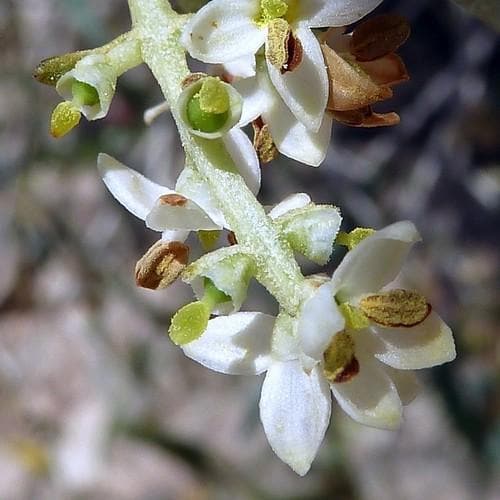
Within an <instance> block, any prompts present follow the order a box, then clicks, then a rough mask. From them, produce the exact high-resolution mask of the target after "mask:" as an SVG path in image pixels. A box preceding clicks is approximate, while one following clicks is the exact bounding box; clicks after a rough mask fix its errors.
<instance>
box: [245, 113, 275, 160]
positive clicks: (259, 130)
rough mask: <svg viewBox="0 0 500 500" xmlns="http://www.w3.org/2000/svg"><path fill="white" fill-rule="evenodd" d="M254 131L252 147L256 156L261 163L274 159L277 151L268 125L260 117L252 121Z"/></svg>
mask: <svg viewBox="0 0 500 500" xmlns="http://www.w3.org/2000/svg"><path fill="white" fill-rule="evenodd" d="M252 128H253V132H254V136H253V147H254V149H255V151H256V152H257V156H258V157H259V160H260V161H261V162H262V163H269V162H271V161H273V160H275V159H276V158H277V157H278V155H279V151H278V149H277V148H276V145H275V144H274V141H273V138H272V136H271V132H270V131H269V126H268V125H267V123H264V122H263V121H262V118H260V117H259V118H257V119H256V120H254V121H253V122H252Z"/></svg>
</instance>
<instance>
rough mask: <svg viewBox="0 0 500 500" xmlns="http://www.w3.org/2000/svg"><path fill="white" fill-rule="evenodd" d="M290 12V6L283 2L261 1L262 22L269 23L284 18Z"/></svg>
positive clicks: (277, 0) (278, 0)
mask: <svg viewBox="0 0 500 500" xmlns="http://www.w3.org/2000/svg"><path fill="white" fill-rule="evenodd" d="M287 11H288V4H287V3H286V2H284V1H283V0H260V21H261V22H262V23H268V22H269V21H272V20H273V19H278V18H280V17H283V16H284V15H285V14H286V13H287Z"/></svg>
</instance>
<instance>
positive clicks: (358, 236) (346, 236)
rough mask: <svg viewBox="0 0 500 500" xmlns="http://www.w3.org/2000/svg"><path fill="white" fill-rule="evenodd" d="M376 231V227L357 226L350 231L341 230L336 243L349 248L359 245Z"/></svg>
mask: <svg viewBox="0 0 500 500" xmlns="http://www.w3.org/2000/svg"><path fill="white" fill-rule="evenodd" d="M374 233H375V229H371V228H369V227H357V228H356V229H353V230H352V231H351V232H350V233H346V232H344V231H340V232H339V234H338V236H337V239H336V240H335V243H337V245H343V246H346V247H347V248H348V249H349V250H352V249H353V248H355V247H357V246H358V245H359V244H360V243H361V242H362V241H363V240H364V239H365V238H367V237H368V236H371V235H372V234H374Z"/></svg>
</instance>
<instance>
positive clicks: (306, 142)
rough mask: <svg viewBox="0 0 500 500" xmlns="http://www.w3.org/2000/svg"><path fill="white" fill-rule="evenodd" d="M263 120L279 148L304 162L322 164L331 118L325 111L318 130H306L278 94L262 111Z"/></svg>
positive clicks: (284, 153)
mask: <svg viewBox="0 0 500 500" xmlns="http://www.w3.org/2000/svg"><path fill="white" fill-rule="evenodd" d="M262 117H263V119H264V122H265V123H267V124H268V125H269V131H270V133H271V136H272V138H273V141H274V144H275V146H276V148H277V149H278V151H279V152H280V153H281V154H283V155H285V156H288V158H292V160H296V161H299V162H301V163H304V164H305V165H310V166H312V167H318V166H319V165H321V163H323V160H324V159H325V157H326V153H327V151H328V146H329V144H330V136H331V131H332V118H331V117H330V115H329V114H325V115H324V118H323V123H322V124H321V128H320V129H319V131H318V132H311V131H310V130H307V129H306V127H304V125H302V123H300V122H299V121H298V120H297V119H296V118H295V117H294V116H293V115H292V113H291V112H290V110H289V109H288V108H287V107H286V106H285V104H284V102H283V101H282V100H281V99H280V98H279V97H278V98H277V99H275V102H274V103H273V106H272V107H271V108H270V109H269V110H268V111H266V112H265V113H263V115H262Z"/></svg>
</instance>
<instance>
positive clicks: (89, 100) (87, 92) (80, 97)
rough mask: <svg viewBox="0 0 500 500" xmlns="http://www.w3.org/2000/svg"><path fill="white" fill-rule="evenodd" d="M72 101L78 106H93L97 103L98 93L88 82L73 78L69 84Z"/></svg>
mask: <svg viewBox="0 0 500 500" xmlns="http://www.w3.org/2000/svg"><path fill="white" fill-rule="evenodd" d="M71 92H72V94H73V102H74V103H75V104H77V105H80V106H95V105H96V104H99V94H98V93H97V90H96V89H95V88H94V87H92V85H89V84H88V83H84V82H79V81H78V80H75V81H74V82H73V85H71Z"/></svg>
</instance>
